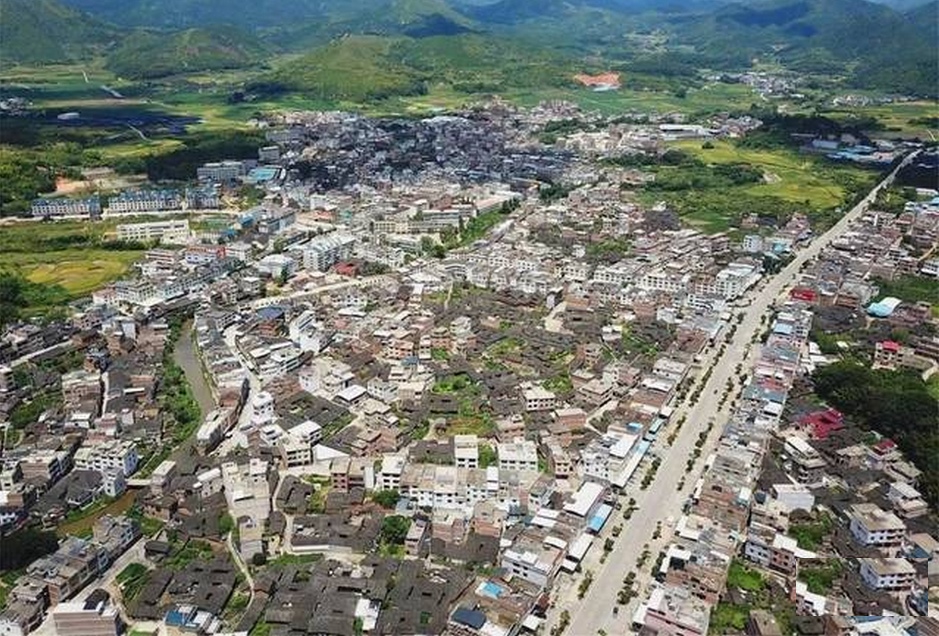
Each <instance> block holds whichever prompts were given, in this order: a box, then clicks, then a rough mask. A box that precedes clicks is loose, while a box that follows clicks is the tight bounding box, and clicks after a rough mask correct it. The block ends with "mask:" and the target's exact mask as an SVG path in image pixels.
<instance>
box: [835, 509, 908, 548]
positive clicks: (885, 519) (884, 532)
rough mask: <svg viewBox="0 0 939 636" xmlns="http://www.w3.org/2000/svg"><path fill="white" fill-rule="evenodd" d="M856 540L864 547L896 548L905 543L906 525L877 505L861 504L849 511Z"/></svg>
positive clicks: (852, 531) (851, 528) (851, 527)
mask: <svg viewBox="0 0 939 636" xmlns="http://www.w3.org/2000/svg"><path fill="white" fill-rule="evenodd" d="M848 518H849V519H850V520H851V523H850V526H849V527H850V530H851V534H852V535H853V536H854V540H855V541H857V542H858V543H859V544H861V545H863V546H871V547H877V548H895V547H899V546H900V544H901V543H902V542H903V537H904V535H905V534H906V524H904V523H903V521H901V520H900V518H899V517H897V516H896V515H895V514H893V513H892V512H887V511H885V510H883V509H882V508H880V507H879V506H878V505H877V504H872V503H859V504H855V505H853V506H851V509H850V510H849V511H848Z"/></svg>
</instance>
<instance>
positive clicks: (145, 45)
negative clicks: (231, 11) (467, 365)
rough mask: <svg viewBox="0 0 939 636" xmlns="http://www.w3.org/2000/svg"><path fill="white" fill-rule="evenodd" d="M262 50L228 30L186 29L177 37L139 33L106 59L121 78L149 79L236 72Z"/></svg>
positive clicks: (259, 45)
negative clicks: (207, 72) (193, 73)
mask: <svg viewBox="0 0 939 636" xmlns="http://www.w3.org/2000/svg"><path fill="white" fill-rule="evenodd" d="M263 53H264V47H263V46H262V45H261V44H260V42H258V41H256V40H255V39H254V38H253V37H252V36H251V35H249V34H247V33H244V32H242V31H240V30H237V29H234V28H231V27H212V28H194V29H186V30H184V31H180V32H177V33H172V34H169V35H168V34H166V33H157V32H141V33H139V34H138V35H137V36H136V37H133V38H128V39H126V40H124V42H122V43H121V45H120V46H119V47H118V48H117V49H116V50H115V51H114V52H113V53H111V54H110V55H108V58H107V66H108V68H109V69H110V70H112V71H114V72H115V73H116V74H118V75H120V76H121V77H127V78H132V79H150V78H156V77H163V76H166V75H176V74H179V73H192V72H195V71H205V70H218V69H226V68H239V67H243V66H247V65H249V64H252V63H254V62H256V61H258V60H259V59H260V57H261V56H262V55H263Z"/></svg>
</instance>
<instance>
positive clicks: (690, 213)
mask: <svg viewBox="0 0 939 636" xmlns="http://www.w3.org/2000/svg"><path fill="white" fill-rule="evenodd" d="M756 137H759V134H757V135H756ZM785 138H786V140H787V141H788V135H786V136H785ZM749 139H750V138H749V137H748V138H745V139H744V140H741V141H736V142H734V141H717V142H709V143H708V144H707V145H708V147H707V148H705V147H703V146H702V145H701V144H700V143H699V142H680V143H677V144H675V146H674V147H673V148H672V149H670V150H668V151H667V152H666V153H665V154H664V155H661V156H659V157H654V156H643V155H638V156H631V157H625V158H622V159H620V160H618V161H617V163H619V164H620V165H626V166H630V167H640V168H643V169H647V170H651V171H653V172H655V175H656V178H655V181H652V182H650V183H648V184H646V185H645V186H644V188H643V190H644V198H645V199H646V201H647V202H649V203H651V202H654V201H657V200H665V201H666V202H667V203H668V204H669V206H670V207H672V208H674V209H675V211H677V212H678V213H679V215H681V216H682V217H683V218H684V219H685V220H686V221H688V222H689V223H692V224H694V225H698V226H699V227H701V228H702V229H704V230H706V231H711V232H717V231H725V230H727V229H728V228H730V227H733V226H739V225H740V222H741V220H742V219H743V218H744V216H746V215H750V214H754V215H756V216H757V217H763V218H765V219H770V220H772V221H773V222H774V223H776V224H782V223H785V222H786V221H787V220H788V219H789V218H790V217H791V216H792V215H793V214H796V213H805V214H808V215H809V216H810V217H812V218H813V219H814V220H815V221H817V222H819V223H820V224H821V225H828V224H830V223H832V222H834V220H835V219H836V218H837V216H836V215H835V213H834V210H835V209H836V208H837V207H838V206H844V205H847V204H848V203H850V202H851V201H852V200H853V198H854V197H855V196H856V195H857V193H859V192H861V191H862V190H864V189H865V188H866V187H867V186H869V185H871V183H873V181H874V179H875V175H874V173H872V172H865V171H863V170H861V169H858V168H852V167H846V166H835V165H832V164H827V163H823V162H822V161H821V160H819V159H816V158H812V157H805V156H801V155H799V154H797V152H796V151H795V150H793V149H790V148H787V147H785V146H781V145H778V144H774V145H773V146H772V147H768V148H767V147H760V148H751V147H749V146H748V144H749V143H751V142H750V141H748V140H749Z"/></svg>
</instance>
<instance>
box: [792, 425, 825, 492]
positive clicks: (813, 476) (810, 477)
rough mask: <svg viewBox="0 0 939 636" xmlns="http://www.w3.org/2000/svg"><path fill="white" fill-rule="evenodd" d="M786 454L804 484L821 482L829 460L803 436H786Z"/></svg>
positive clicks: (796, 475) (800, 481) (793, 471)
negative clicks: (826, 460)
mask: <svg viewBox="0 0 939 636" xmlns="http://www.w3.org/2000/svg"><path fill="white" fill-rule="evenodd" d="M785 448H786V455H787V456H788V457H789V459H790V461H791V462H792V473H793V475H794V476H795V478H796V479H797V480H798V481H799V483H802V484H820V483H821V481H822V478H823V477H824V476H825V468H826V466H827V462H825V460H824V458H823V457H822V456H821V454H820V453H819V452H818V451H817V450H815V449H814V448H812V446H811V445H810V444H809V443H808V442H806V441H805V440H804V439H802V438H801V437H794V436H790V437H787V438H786V446H785Z"/></svg>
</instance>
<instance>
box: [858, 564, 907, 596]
mask: <svg viewBox="0 0 939 636" xmlns="http://www.w3.org/2000/svg"><path fill="white" fill-rule="evenodd" d="M858 562H859V563H860V564H861V579H862V580H863V581H864V584H865V585H867V586H868V587H869V588H871V589H874V590H886V591H892V592H901V591H905V590H909V589H910V588H911V587H912V586H913V583H914V582H915V581H916V569H915V568H914V567H913V566H912V565H911V564H910V562H909V561H907V560H906V559H884V558H877V559H858Z"/></svg>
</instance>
